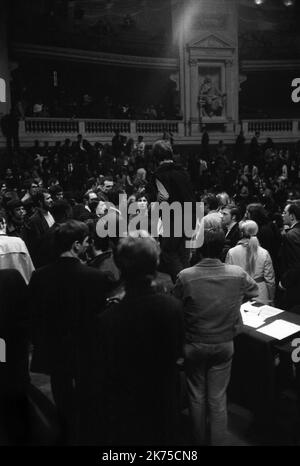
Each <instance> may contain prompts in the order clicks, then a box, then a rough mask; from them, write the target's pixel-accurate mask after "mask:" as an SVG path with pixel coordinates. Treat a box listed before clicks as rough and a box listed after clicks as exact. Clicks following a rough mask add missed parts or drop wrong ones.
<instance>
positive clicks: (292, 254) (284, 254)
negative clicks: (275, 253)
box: [279, 203, 300, 275]
mask: <svg viewBox="0 0 300 466" xmlns="http://www.w3.org/2000/svg"><path fill="white" fill-rule="evenodd" d="M282 217H283V223H284V225H286V226H287V227H288V228H289V229H288V231H287V233H286V234H285V235H283V238H282V245H281V249H280V252H279V259H280V266H281V275H283V274H284V273H286V272H288V271H289V270H290V269H293V268H295V267H299V265H300V204H299V203H295V204H287V205H286V206H285V208H284V211H283V214H282Z"/></svg>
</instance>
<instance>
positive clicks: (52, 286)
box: [29, 220, 109, 443]
mask: <svg viewBox="0 0 300 466" xmlns="http://www.w3.org/2000/svg"><path fill="white" fill-rule="evenodd" d="M88 234H89V231H88V227H87V225H86V224H85V223H83V222H78V221H76V220H70V221H68V222H65V223H63V224H61V225H60V226H59V227H58V229H57V230H56V233H55V241H56V247H57V251H58V253H59V259H58V260H57V261H56V262H54V263H53V264H50V265H48V266H46V267H43V268H41V269H39V270H37V271H36V272H35V274H34V275H33V276H32V279H31V281H30V284H29V291H30V305H31V311H32V327H33V332H32V341H33V345H34V349H33V356H32V364H31V370H32V371H33V372H42V373H46V374H49V375H50V376H51V388H52V393H53V397H54V400H55V403H56V406H57V410H58V413H59V415H60V418H61V422H62V426H63V427H64V433H65V436H66V438H65V439H64V441H66V442H68V443H74V442H75V443H77V442H78V441H86V440H88V439H87V437H88V435H89V434H88V432H89V426H88V422H89V414H90V413H91V412H92V410H93V408H92V405H93V399H92V397H91V393H90V390H91V389H92V385H93V381H92V367H93V358H94V344H95V335H94V327H95V326H94V319H95V318H96V315H97V313H99V312H100V311H101V310H102V308H103V306H104V303H105V298H106V292H107V291H108V289H109V282H108V279H107V278H106V277H105V275H103V274H102V273H101V272H99V271H98V270H95V269H93V268H91V267H87V266H85V265H83V264H82V263H81V262H80V256H81V255H83V254H84V253H85V250H86V248H87V246H88Z"/></svg>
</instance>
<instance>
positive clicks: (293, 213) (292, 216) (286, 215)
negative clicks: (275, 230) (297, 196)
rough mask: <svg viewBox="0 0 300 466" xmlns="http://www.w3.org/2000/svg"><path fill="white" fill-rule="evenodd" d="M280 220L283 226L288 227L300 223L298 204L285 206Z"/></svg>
mask: <svg viewBox="0 0 300 466" xmlns="http://www.w3.org/2000/svg"><path fill="white" fill-rule="evenodd" d="M282 218H283V223H284V225H287V226H289V227H290V226H292V225H294V224H295V223H297V222H300V204H299V203H298V202H297V203H293V204H287V205H286V206H285V208H284V210H283V213H282Z"/></svg>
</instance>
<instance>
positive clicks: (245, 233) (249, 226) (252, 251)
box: [240, 220, 259, 276]
mask: <svg viewBox="0 0 300 466" xmlns="http://www.w3.org/2000/svg"><path fill="white" fill-rule="evenodd" d="M240 230H241V235H242V237H243V238H244V239H246V240H247V241H246V242H245V243H244V244H243V245H244V247H246V248H247V249H246V272H248V274H249V275H250V276H253V275H254V271H255V263H256V258H257V250H258V246H259V241H258V239H257V236H256V235H257V232H258V225H257V223H256V222H254V221H253V220H246V221H245V222H243V223H242V224H241V225H240Z"/></svg>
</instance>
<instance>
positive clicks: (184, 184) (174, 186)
mask: <svg viewBox="0 0 300 466" xmlns="http://www.w3.org/2000/svg"><path fill="white" fill-rule="evenodd" d="M156 178H157V179H158V180H159V181H160V182H161V183H162V184H163V185H164V187H165V188H166V190H167V191H168V193H169V196H170V197H169V199H168V202H169V203H172V202H174V201H178V202H192V201H194V200H195V197H194V193H193V190H192V184H191V180H190V177H189V175H188V173H187V172H186V171H185V170H184V169H183V168H182V167H181V166H180V165H176V164H175V163H174V162H170V163H163V164H161V165H160V166H159V167H158V169H157V171H156V173H155V174H154V178H153V180H152V182H151V184H150V189H151V201H156V199H157V197H156V195H157V187H156V183H155V180H156Z"/></svg>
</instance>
